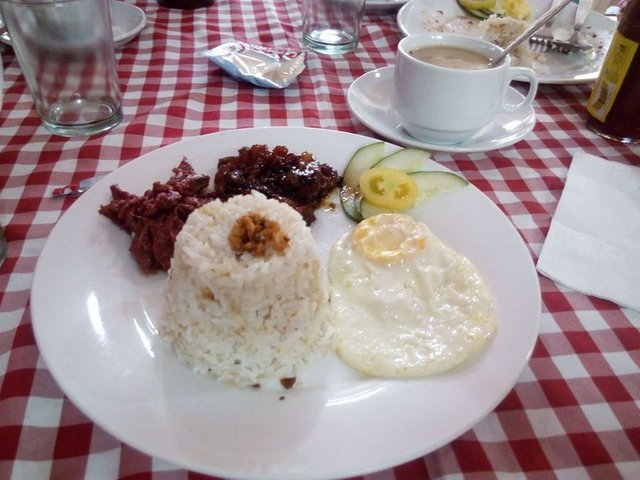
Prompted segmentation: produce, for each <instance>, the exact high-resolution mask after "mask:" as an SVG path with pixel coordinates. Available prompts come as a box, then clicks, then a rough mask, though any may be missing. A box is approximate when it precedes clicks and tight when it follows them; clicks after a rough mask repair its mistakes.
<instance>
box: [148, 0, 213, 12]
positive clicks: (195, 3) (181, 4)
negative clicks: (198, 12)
mask: <svg viewBox="0 0 640 480" xmlns="http://www.w3.org/2000/svg"><path fill="white" fill-rule="evenodd" d="M158 5H160V6H162V7H167V8H179V9H181V10H195V9H196V8H202V7H208V6H209V5H213V0H158Z"/></svg>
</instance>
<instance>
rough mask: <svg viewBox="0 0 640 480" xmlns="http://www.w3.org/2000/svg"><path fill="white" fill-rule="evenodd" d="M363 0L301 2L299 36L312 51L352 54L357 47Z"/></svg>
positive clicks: (305, 0)
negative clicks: (300, 31) (300, 35)
mask: <svg viewBox="0 0 640 480" xmlns="http://www.w3.org/2000/svg"><path fill="white" fill-rule="evenodd" d="M364 3H365V0H302V36H303V40H304V42H305V44H306V45H308V46H309V47H310V48H311V49H312V50H314V51H316V52H320V53H326V54H330V55H332V54H340V53H346V52H351V51H353V50H355V48H356V47H357V46H358V39H359V35H360V23H361V21H362V13H363V11H364Z"/></svg>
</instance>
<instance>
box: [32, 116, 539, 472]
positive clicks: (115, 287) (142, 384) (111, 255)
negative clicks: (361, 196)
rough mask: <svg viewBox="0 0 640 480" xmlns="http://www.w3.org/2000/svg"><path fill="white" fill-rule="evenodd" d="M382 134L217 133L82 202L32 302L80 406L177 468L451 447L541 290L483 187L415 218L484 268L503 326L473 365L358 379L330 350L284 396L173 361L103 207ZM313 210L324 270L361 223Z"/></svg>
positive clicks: (521, 346) (155, 301) (533, 316)
mask: <svg viewBox="0 0 640 480" xmlns="http://www.w3.org/2000/svg"><path fill="white" fill-rule="evenodd" d="M373 141H374V140H373V139H371V138H368V137H364V136H360V135H354V134H347V133H342V132H337V131H331V130H324V129H309V128H290V127H281V128H259V129H244V130H233V131H226V132H220V133H215V134H210V135H206V136H202V137H195V138H191V139H187V140H184V141H181V142H177V143H174V144H172V145H169V146H166V147H164V148H161V149H159V150H156V151H154V152H151V153H149V154H146V155H143V156H142V157H140V158H138V159H136V160H134V161H132V162H129V163H127V164H126V165H124V166H122V167H121V168H119V169H117V170H116V171H114V172H112V173H111V174H109V175H108V176H107V177H105V178H104V179H103V180H101V181H100V182H98V183H97V184H96V185H94V186H93V187H91V188H90V189H89V190H88V191H87V192H85V193H84V194H83V195H82V196H81V197H80V198H78V199H77V200H76V202H75V203H74V204H73V205H72V206H71V207H70V208H69V210H68V211H67V212H66V213H65V214H64V215H63V216H62V218H61V219H60V220H59V222H58V224H57V225H56V226H55V228H54V229H53V231H52V232H51V235H50V236H49V239H48V240H47V243H46V245H45V246H44V248H43V251H42V253H41V255H40V258H39V260H38V264H37V266H36V271H35V276H34V282H33V289H32V294H31V313H32V324H33V328H34V332H35V336H36V340H37V343H38V346H39V348H40V352H41V354H42V357H43V359H44V361H45V362H46V364H47V366H48V367H49V369H50V371H51V373H52V374H53V376H54V378H55V379H56V381H57V382H58V384H59V385H60V387H61V388H62V389H63V390H64V392H65V393H66V394H67V395H68V397H69V398H70V399H71V401H73V402H74V403H75V405H77V406H78V407H79V408H80V409H81V410H82V411H83V412H84V413H85V414H86V415H88V416H89V418H91V419H92V420H93V421H95V422H96V423H97V424H98V425H100V426H101V427H103V428H104V429H105V430H107V431H108V432H110V433H111V434H113V435H114V436H115V437H117V438H119V439H120V440H122V441H123V442H125V443H127V444H129V445H131V446H132V447H135V448H137V449H139V450H141V451H143V452H146V453H148V454H150V455H153V456H156V457H159V458H162V459H165V460H167V461H170V462H173V463H175V464H177V465H180V466H182V467H184V468H187V469H190V470H193V471H198V472H202V473H206V474H211V475H217V476H221V477H227V478H244V479H279V480H286V479H316V478H318V479H319V478H335V477H345V476H351V475H358V474H363V473H366V472H371V471H376V470H380V469H384V468H387V467H390V466H392V465H396V464H400V463H403V462H406V461H409V460H410V459H413V458H416V457H419V456H421V455H423V454H425V453H427V452H430V451H432V450H434V449H436V448H438V447H440V446H442V445H444V444H446V443H447V442H450V441H451V440H453V439H455V438H456V437H457V436H459V435H460V434H462V433H464V432H465V431H466V430H468V429H470V428H471V427H473V426H474V425H475V424H476V423H477V422H478V421H479V420H481V419H482V418H483V417H485V416H486V415H487V414H488V413H489V412H491V411H492V410H493V409H494V408H495V407H496V405H497V404H498V403H499V402H500V401H501V400H502V399H503V398H504V397H505V395H506V394H507V393H508V392H509V391H510V390H511V388H512V387H513V385H514V384H515V382H516V380H517V378H518V376H519V375H520V373H521V371H522V370H523V368H524V367H525V365H526V363H527V361H528V359H529V356H530V354H531V352H532V349H533V346H534V343H535V341H536V338H537V332H538V322H539V316H540V305H541V304H540V302H541V297H540V286H539V283H538V277H537V274H536V271H535V268H534V265H533V262H532V259H531V256H530V255H529V252H528V250H527V248H526V246H525V245H524V243H523V241H522V239H521V237H520V235H519V234H518V232H517V231H516V230H515V228H514V227H513V225H512V224H511V222H510V221H509V220H508V219H507V217H506V216H505V215H504V214H503V213H502V212H501V211H500V210H499V209H498V207H497V206H496V205H495V204H494V203H492V202H491V201H490V200H489V198H488V197H487V196H485V195H484V194H483V193H481V192H480V191H479V190H477V189H476V188H475V187H473V186H471V185H469V186H466V187H463V188H461V189H459V190H457V191H455V192H451V194H447V195H443V196H441V197H440V198H438V199H436V200H434V201H433V202H432V203H429V204H426V205H424V206H423V207H422V208H419V209H418V210H417V211H416V214H417V216H418V218H419V219H420V220H422V221H425V222H426V223H428V225H429V226H430V227H431V229H432V230H433V232H434V233H435V234H437V235H438V236H440V238H442V239H443V240H444V241H445V242H447V243H448V244H449V245H450V246H452V247H453V248H455V249H457V250H459V251H461V252H463V253H464V254H465V255H467V256H468V257H469V258H470V259H471V260H472V261H473V262H474V263H475V264H476V266H477V267H478V269H479V270H480V271H481V272H482V274H483V275H484V277H485V280H486V282H487V284H488V286H489V288H490V289H491V291H492V293H493V295H494V299H495V308H496V315H497V323H498V330H497V333H496V336H495V338H494V339H493V341H492V343H490V344H489V345H488V347H487V348H486V349H485V350H484V351H483V352H482V353H481V354H480V355H478V356H477V357H476V358H474V359H473V360H472V361H470V362H469V363H468V364H466V365H464V366H462V367H460V368H457V369H455V370H453V371H450V372H448V373H444V374H440V375H435V376H431V377H427V378H422V379H382V378H371V377H365V376H363V375H360V374H358V373H356V372H355V371H353V370H352V369H350V368H349V367H347V366H346V364H344V363H343V362H342V361H340V360H339V359H338V357H337V356H336V355H334V354H332V355H329V356H327V357H325V358H322V359H319V360H318V361H317V362H315V363H313V364H312V365H311V366H310V367H309V369H308V370H306V371H303V372H301V373H300V375H299V376H298V381H297V382H296V386H295V388H293V389H292V390H287V391H284V392H283V391H276V390H270V389H266V388H263V389H252V388H248V389H237V388H231V387H227V386H225V385H223V384H220V383H217V382H216V381H214V380H212V379H211V378H208V377H206V376H202V375H199V374H196V373H194V372H192V371H191V369H190V368H189V367H188V366H187V365H186V364H185V363H183V362H182V361H181V360H179V358H178V357H177V356H176V355H175V354H174V353H173V351H172V349H171V348H170V347H169V346H168V345H167V344H166V343H165V342H164V341H163V340H161V339H160V338H159V336H158V324H159V323H160V322H161V318H162V312H163V308H162V303H163V291H164V287H165V283H166V275H165V274H164V273H159V274H156V275H152V276H146V275H144V274H142V273H140V271H139V269H138V268H137V266H136V264H135V262H134V260H133V259H132V258H131V256H130V255H129V252H128V248H129V244H130V238H129V237H128V235H127V234H126V233H125V232H124V231H122V230H120V229H119V228H118V227H117V226H116V225H114V224H113V223H111V221H109V220H108V219H107V218H105V217H103V216H101V215H99V214H98V208H99V206H100V205H101V204H105V203H107V202H109V201H110V200H111V195H110V191H109V186H110V185H112V184H118V185H120V187H121V188H123V189H124V190H128V191H131V192H133V193H137V194H142V193H143V192H144V191H145V190H146V189H147V188H149V187H150V186H151V185H152V183H153V182H154V181H157V180H162V181H166V180H167V179H168V178H169V176H170V173H171V169H172V168H174V167H176V166H177V165H178V163H179V162H180V160H181V159H182V158H183V157H186V158H187V159H188V160H189V161H190V162H191V163H192V165H193V166H194V167H195V170H196V171H197V172H200V173H210V174H213V173H214V172H215V170H216V164H217V159H218V158H220V157H224V156H228V155H234V154H236V153H237V150H238V149H239V148H241V147H242V146H247V145H252V144H267V145H269V146H271V147H273V146H276V145H285V146H287V147H289V149H290V151H292V152H294V153H301V152H303V151H305V150H308V151H311V152H313V153H314V154H315V155H316V158H317V159H318V160H319V161H322V162H326V163H329V164H330V165H333V166H334V167H335V168H336V169H338V170H339V171H340V172H342V170H343V169H344V167H345V165H346V163H347V161H348V159H349V158H350V157H351V155H352V154H353V153H354V152H355V151H356V150H357V149H358V148H359V147H361V146H363V145H366V144H368V143H371V142H373ZM387 147H388V150H389V151H391V150H393V149H395V148H397V147H394V146H392V145H388V146H387ZM430 166H431V167H432V168H433V169H435V170H443V169H444V168H443V167H442V166H440V165H439V164H438V163H436V162H431V165H430ZM333 200H334V201H336V202H337V201H338V199H337V193H336V195H334V198H333ZM317 216H318V219H317V221H316V223H314V225H313V226H312V232H313V235H314V237H315V239H316V241H317V244H318V248H319V250H320V252H321V257H322V260H323V262H325V265H326V261H327V255H328V251H329V248H330V247H331V245H333V243H334V242H335V241H336V240H337V239H338V237H340V236H341V235H342V234H343V233H345V232H347V231H348V229H349V228H351V227H353V226H354V224H353V223H351V222H350V221H349V220H348V219H347V217H346V216H345V215H344V214H343V212H342V211H341V209H340V207H339V206H338V207H337V208H335V209H326V210H322V211H319V212H318V215H317ZM250 294H251V293H250V292H247V295H250Z"/></svg>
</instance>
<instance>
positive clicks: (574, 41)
mask: <svg viewBox="0 0 640 480" xmlns="http://www.w3.org/2000/svg"><path fill="white" fill-rule="evenodd" d="M592 5H593V0H579V2H578V5H577V7H576V14H575V19H574V23H573V33H572V34H571V37H570V38H569V39H568V40H556V39H555V38H554V36H553V33H552V32H551V31H550V30H551V28H550V27H551V25H549V24H550V23H552V22H547V24H545V26H544V27H543V28H542V29H540V30H539V31H538V33H536V34H535V35H533V36H531V38H530V39H529V48H531V50H532V51H534V52H540V53H545V52H550V51H557V52H560V53H564V54H569V53H574V52H583V53H585V52H587V51H589V50H592V49H593V46H591V45H588V44H586V43H583V42H582V41H581V39H580V32H581V30H582V27H583V25H584V22H585V20H586V18H587V15H588V14H589V11H590V10H591V7H592Z"/></svg>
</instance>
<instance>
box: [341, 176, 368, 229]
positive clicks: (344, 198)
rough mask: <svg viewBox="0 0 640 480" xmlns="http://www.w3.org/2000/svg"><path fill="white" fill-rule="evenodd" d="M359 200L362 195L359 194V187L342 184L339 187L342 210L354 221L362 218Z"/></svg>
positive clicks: (360, 200)
mask: <svg viewBox="0 0 640 480" xmlns="http://www.w3.org/2000/svg"><path fill="white" fill-rule="evenodd" d="M361 202H362V195H360V189H359V188H357V187H356V188H353V187H350V186H347V185H343V186H342V187H341V188H340V205H342V210H344V213H346V214H347V217H349V218H350V219H351V220H354V221H356V222H360V221H362V220H363V216H362V214H361V213H360V205H361Z"/></svg>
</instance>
